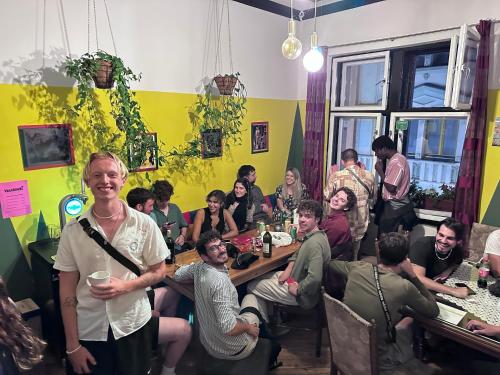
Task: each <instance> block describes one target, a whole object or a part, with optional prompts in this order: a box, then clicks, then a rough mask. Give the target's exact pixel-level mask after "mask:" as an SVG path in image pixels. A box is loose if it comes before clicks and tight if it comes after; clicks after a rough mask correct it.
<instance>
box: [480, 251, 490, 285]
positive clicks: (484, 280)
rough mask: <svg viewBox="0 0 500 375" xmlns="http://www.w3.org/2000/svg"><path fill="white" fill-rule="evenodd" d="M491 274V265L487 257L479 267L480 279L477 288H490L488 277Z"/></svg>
mask: <svg viewBox="0 0 500 375" xmlns="http://www.w3.org/2000/svg"><path fill="white" fill-rule="evenodd" d="M489 274H490V263H489V261H488V257H487V256H486V255H485V256H484V257H483V260H482V261H481V265H480V266H479V278H478V279H477V286H478V287H479V288H486V287H487V286H488V276H489Z"/></svg>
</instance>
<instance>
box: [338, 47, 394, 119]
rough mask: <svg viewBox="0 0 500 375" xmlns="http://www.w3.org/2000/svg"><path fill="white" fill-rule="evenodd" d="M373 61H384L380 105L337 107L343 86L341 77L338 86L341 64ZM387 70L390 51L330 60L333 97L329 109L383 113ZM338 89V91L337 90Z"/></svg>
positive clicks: (387, 83) (386, 92) (387, 76)
mask: <svg viewBox="0 0 500 375" xmlns="http://www.w3.org/2000/svg"><path fill="white" fill-rule="evenodd" d="M375 59H384V77H383V87H382V103H381V105H359V106H337V105H336V103H337V102H338V96H339V95H340V92H341V85H343V81H342V79H343V76H342V75H341V76H340V80H341V81H340V84H339V82H338V80H339V75H338V72H339V68H340V67H341V66H342V64H344V63H346V62H362V61H365V60H366V61H369V60H375ZM389 68H390V51H382V52H374V53H366V54H362V55H353V56H346V57H339V58H333V59H332V77H333V80H332V85H333V86H332V88H333V95H332V98H333V99H334V100H333V101H332V105H331V107H330V110H331V111H359V110H362V111H383V110H385V109H386V108H387V96H388V92H389ZM339 89H340V90H339Z"/></svg>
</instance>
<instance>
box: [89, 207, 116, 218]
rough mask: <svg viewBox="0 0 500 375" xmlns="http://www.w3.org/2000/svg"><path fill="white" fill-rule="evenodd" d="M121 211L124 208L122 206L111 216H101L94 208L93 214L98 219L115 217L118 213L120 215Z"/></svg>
mask: <svg viewBox="0 0 500 375" xmlns="http://www.w3.org/2000/svg"><path fill="white" fill-rule="evenodd" d="M120 212H122V208H121V207H120V209H119V210H118V211H116V213H114V214H113V215H111V216H99V215H98V214H97V212H95V209H94V208H92V215H94V216H95V217H96V218H98V219H112V218H114V217H115V216H116V215H118V214H119V213H120Z"/></svg>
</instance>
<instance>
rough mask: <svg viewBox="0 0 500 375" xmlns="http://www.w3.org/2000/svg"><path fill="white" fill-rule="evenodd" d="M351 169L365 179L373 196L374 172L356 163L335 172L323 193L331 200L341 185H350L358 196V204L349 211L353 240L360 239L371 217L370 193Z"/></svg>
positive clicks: (326, 198) (361, 178) (364, 181)
mask: <svg viewBox="0 0 500 375" xmlns="http://www.w3.org/2000/svg"><path fill="white" fill-rule="evenodd" d="M350 171H351V172H352V173H354V174H355V175H356V176H358V177H359V179H360V180H361V181H363V183H364V184H365V185H366V186H367V187H368V189H370V192H371V193H372V196H373V189H374V186H375V177H373V174H372V173H371V172H370V171H367V170H365V169H361V168H360V167H359V166H358V165H356V164H354V165H351V166H349V167H346V168H344V169H343V170H341V171H337V172H335V173H333V174H332V175H331V176H330V178H329V179H328V183H327V185H326V187H325V190H324V192H323V193H324V197H325V200H327V201H329V200H330V198H331V197H332V196H333V193H334V192H335V191H337V190H338V189H340V188H341V187H348V188H349V189H351V190H352V191H353V192H354V194H355V195H356V198H357V204H356V206H354V207H353V208H352V209H351V210H349V211H348V212H347V218H348V219H349V224H350V226H351V235H352V237H353V240H354V241H360V240H361V239H362V238H363V236H364V235H365V233H366V230H367V229H368V222H369V219H370V207H369V200H370V194H369V193H368V191H366V189H365V188H364V187H363V185H361V184H360V183H359V181H358V180H357V179H356V178H355V177H354V176H353V175H352V173H351V172H350ZM327 212H328V211H327Z"/></svg>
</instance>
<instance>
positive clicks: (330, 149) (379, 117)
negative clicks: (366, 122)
mask: <svg viewBox="0 0 500 375" xmlns="http://www.w3.org/2000/svg"><path fill="white" fill-rule="evenodd" d="M342 117H356V118H375V119H376V122H375V133H374V134H373V135H374V139H375V138H377V137H378V136H379V135H381V134H383V129H382V126H383V124H382V117H383V116H382V113H360V112H338V113H332V114H331V115H330V125H329V129H328V152H327V157H328V159H327V160H328V163H331V161H332V157H333V145H334V142H333V140H334V135H335V122H336V120H337V119H339V118H342ZM337 131H338V133H339V134H338V136H337V142H336V144H335V146H336V148H337V158H336V159H335V162H336V164H340V152H339V151H340V142H341V141H342V137H341V136H340V129H337ZM372 158H373V163H372V165H373V166H375V161H376V160H375V153H374V152H373V151H372ZM325 164H326V163H325ZM329 167H330V165H327V168H329ZM372 172H373V173H375V168H372Z"/></svg>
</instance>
